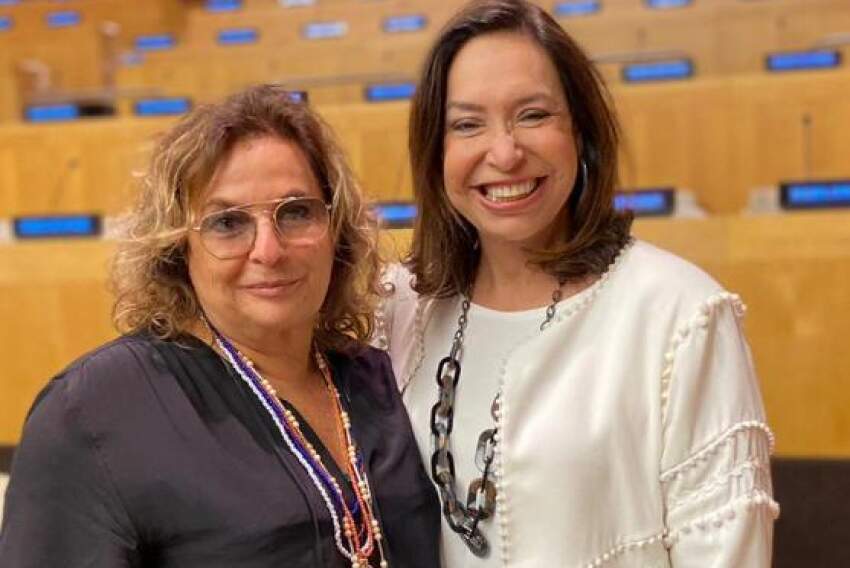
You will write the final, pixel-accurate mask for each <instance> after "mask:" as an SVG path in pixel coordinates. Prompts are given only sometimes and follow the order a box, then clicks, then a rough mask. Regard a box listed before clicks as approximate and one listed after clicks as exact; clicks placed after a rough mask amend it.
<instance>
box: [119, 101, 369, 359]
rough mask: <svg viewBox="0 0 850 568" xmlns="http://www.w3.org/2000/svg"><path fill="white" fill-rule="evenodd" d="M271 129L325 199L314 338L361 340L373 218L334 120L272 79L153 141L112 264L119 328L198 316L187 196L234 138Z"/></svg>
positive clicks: (172, 329) (334, 343)
mask: <svg viewBox="0 0 850 568" xmlns="http://www.w3.org/2000/svg"><path fill="white" fill-rule="evenodd" d="M257 136H276V137H279V138H280V139H282V140H286V141H290V142H293V143H295V144H297V145H298V146H299V147H300V148H301V150H302V151H303V152H304V153H305V155H306V156H307V158H308V161H309V163H310V166H311V168H312V170H313V173H314V175H315V176H316V179H317V180H318V181H319V186H320V188H321V190H322V193H323V194H324V197H325V200H326V201H327V202H328V203H330V204H331V221H330V223H331V226H330V232H331V235H332V236H333V240H334V243H335V255H334V262H333V269H332V275H331V282H330V285H329V287H328V291H327V295H326V297H325V301H324V304H323V306H322V309H321V311H320V314H319V321H318V324H317V327H316V330H315V340H316V342H317V344H318V345H319V346H320V347H321V348H324V349H343V348H345V347H347V346H350V345H351V344H352V342H351V339H352V338H354V339H357V340H360V341H365V340H366V339H367V338H368V337H369V335H370V334H371V332H372V328H373V325H374V320H373V309H374V306H375V302H376V300H377V298H378V296H379V295H380V288H379V283H378V278H379V266H380V259H379V257H378V252H377V224H376V221H375V218H374V216H373V215H372V213H371V211H370V210H369V209H368V207H367V204H366V202H365V200H364V197H363V194H362V191H361V189H360V186H359V184H358V182H357V180H356V179H355V177H354V175H353V173H352V171H351V169H350V168H349V166H348V163H347V161H346V159H345V156H344V154H343V152H342V150H341V149H340V145H339V143H338V141H337V140H336V137H335V135H334V134H333V132H332V131H331V129H330V127H329V126H328V125H327V124H326V123H325V122H324V121H323V120H322V119H321V118H320V117H319V116H318V115H317V114H316V113H314V112H313V111H312V110H311V109H310V108H309V107H308V105H307V104H306V103H302V102H295V101H293V100H292V98H291V96H290V93H288V92H287V91H286V90H284V89H283V88H281V87H278V86H275V85H261V86H256V87H251V88H249V89H246V90H244V91H242V92H240V93H237V94H235V95H233V96H231V97H230V98H228V99H227V100H226V101H224V102H223V103H220V104H212V105H204V106H201V107H198V108H196V109H195V110H193V111H192V112H190V113H189V114H188V115H187V116H186V117H185V118H183V119H182V120H181V121H180V122H179V123H178V124H177V125H176V126H174V127H173V128H172V129H171V130H169V131H168V132H166V133H165V134H164V135H163V137H162V138H161V139H160V140H159V141H158V143H157V145H156V147H155V149H154V152H153V155H152V157H151V160H150V165H149V168H148V170H147V172H146V173H145V175H144V177H143V178H142V183H141V187H140V193H139V195H138V198H137V201H136V203H135V206H134V207H133V209H132V210H131V211H130V213H129V214H128V215H126V216H125V218H124V222H123V233H124V235H123V238H122V239H121V240H120V241H119V244H118V248H117V251H116V254H115V256H114V258H113V261H112V267H111V286H112V290H113V293H114V295H115V304H114V306H113V313H112V317H113V322H114V324H115V326H116V328H117V329H118V330H119V331H120V332H122V333H137V332H143V331H144V332H148V333H151V334H153V335H154V336H156V337H158V338H160V339H166V340H173V339H177V338H179V337H181V336H184V335H186V334H187V333H189V331H190V330H191V329H192V328H193V326H195V325H197V323H198V321H199V318H200V317H201V315H202V310H201V306H200V305H199V303H198V299H197V296H196V294H195V291H194V288H193V286H192V282H191V280H190V278H189V270H188V266H187V254H186V253H187V246H188V245H187V235H188V232H187V231H188V228H189V226H190V224H191V223H192V222H193V221H194V220H193V216H192V209H191V204H192V203H195V199H196V198H197V196H198V195H199V194H200V192H202V191H203V190H204V189H205V188H206V187H207V185H208V184H209V182H210V180H211V179H212V177H213V175H214V174H215V171H216V169H217V167H218V166H219V164H220V163H221V162H222V161H223V160H224V158H225V157H226V156H227V155H228V152H229V151H230V150H231V149H232V148H233V146H234V145H235V144H236V143H238V142H240V141H242V140H245V139H249V138H253V137H257Z"/></svg>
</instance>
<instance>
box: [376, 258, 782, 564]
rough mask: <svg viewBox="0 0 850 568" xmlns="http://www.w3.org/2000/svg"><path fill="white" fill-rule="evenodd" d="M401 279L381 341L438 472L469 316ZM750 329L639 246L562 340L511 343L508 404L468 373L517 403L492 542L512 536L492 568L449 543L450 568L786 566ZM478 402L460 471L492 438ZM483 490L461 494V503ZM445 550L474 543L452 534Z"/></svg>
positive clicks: (459, 455)
mask: <svg viewBox="0 0 850 568" xmlns="http://www.w3.org/2000/svg"><path fill="white" fill-rule="evenodd" d="M388 278H389V280H390V281H392V282H393V284H394V286H395V292H394V294H392V296H391V297H390V298H389V299H388V301H387V302H386V305H385V307H384V311H385V313H384V314H382V316H383V317H382V320H383V326H384V327H383V329H380V330H379V332H380V333H381V334H382V337H383V339H384V341H385V342H386V343H387V345H386V346H387V347H388V349H389V352H390V355H391V357H392V359H393V365H394V367H395V372H396V375H397V377H398V380H399V382H400V387H401V388H402V389H403V390H405V402H406V404H407V406H408V410H409V412H410V415H411V420H412V422H413V424H414V431H415V433H416V436H417V441H418V443H419V447H420V451H421V452H422V456H423V459H424V461H425V463H430V458H431V443H430V437H429V436H428V435H427V432H429V431H430V425H429V423H428V420H429V418H430V409H431V406H432V405H433V404H434V402H435V400H436V393H437V390H436V389H437V387H436V382H435V380H434V374H435V372H436V367H435V364H434V361H438V360H439V359H440V358H442V357H443V356H445V354H446V353H447V350H448V347H449V345H450V343H451V334H447V333H446V332H445V330H443V332H442V333H439V334H432V333H431V326H432V325H433V326H434V329H437V328H441V327H447V326H448V328H453V326H452V324H451V323H448V324H447V323H446V322H452V319H453V320H454V322H456V318H457V315H458V314H459V312H458V311H457V310H458V308H457V305H458V303H457V300H456V299H449V300H439V301H437V300H429V299H421V298H418V297H417V295H416V294H415V293H414V292H413V291H412V290H411V289H410V286H409V281H410V275H409V274H408V273H407V272H406V271H405V270H404V269H403V268H401V267H393V268H392V269H391V270H390V271H389V272H388ZM447 306H448V307H447ZM452 306H454V310H452V309H451V307H452ZM452 311H454V312H455V313H454V314H453V315H452V316H448V315H444V316H441V314H449V313H450V312H452ZM491 312H492V311H491ZM743 313H744V306H743V304H742V303H741V302H740V300H739V298H738V297H737V296H736V295H734V294H730V293H728V292H726V291H724V290H723V289H722V288H721V287H720V286H719V285H718V284H717V283H716V282H715V281H714V280H712V279H711V278H710V277H709V276H707V275H706V274H705V273H703V272H702V271H701V270H699V269H698V268H696V267H694V266H693V265H691V264H689V263H687V262H685V261H684V260H682V259H679V258H677V257H675V256H673V255H671V254H669V253H666V252H664V251H662V250H659V249H657V248H655V247H653V246H652V245H649V244H647V243H644V242H640V241H638V242H636V243H635V244H633V245H631V246H630V247H628V248H627V249H625V250H624V251H623V252H622V253H621V254H620V256H619V257H618V259H617V261H616V262H615V263H614V265H613V266H612V267H611V268H610V269H609V271H608V273H606V274H605V275H604V276H603V277H601V278H600V279H599V280H598V281H597V282H596V283H595V284H594V285H593V286H591V287H590V288H588V289H587V290H585V291H583V292H582V293H580V294H578V295H576V296H573V297H572V298H568V299H566V300H564V301H563V302H561V303H560V304H559V306H558V310H557V313H556V316H555V319H554V320H553V322H552V323H551V325H549V326H548V327H546V329H545V330H543V331H540V330H539V324H538V325H537V326H532V329H531V330H530V331H520V330H518V331H517V333H516V334H515V335H514V337H513V341H510V340H509V341H507V342H505V339H510V338H505V337H502V338H501V339H500V340H499V343H500V344H501V345H502V347H501V348H500V356H499V357H496V356H493V355H491V356H490V359H491V360H492V361H495V362H496V366H495V371H496V373H495V381H494V384H491V386H490V387H487V386H486V382H487V380H488V378H487V377H486V375H482V376H481V377H479V376H478V375H477V374H476V373H475V372H474V370H473V368H472V367H470V363H469V362H465V363H463V364H464V369H463V372H462V376H461V381H462V382H464V385H466V384H470V383H480V385H479V384H475V385H474V389H475V390H473V391H471V392H476V391H477V392H478V393H479V394H480V396H483V397H485V398H489V397H490V396H491V395H490V394H489V392H487V391H488V388H489V390H490V391H492V390H493V386H495V388H496V390H497V391H500V392H501V412H500V414H499V418H498V423H497V425H498V428H499V433H500V436H499V440H498V445H497V449H496V485H497V491H498V496H497V503H496V515H495V519H494V520H493V527H494V528H493V529H489V530H491V531H493V532H495V533H497V535H496V537H495V538H491V539H490V540H491V543H493V544H494V546H495V549H494V550H493V552H492V558H491V559H490V560H487V561H485V562H489V563H481V561H480V560H479V561H478V562H479V563H478V564H476V563H475V562H476V560H477V559H474V558H471V555H463V554H459V555H453V554H450V551H451V549H452V548H453V547H454V545H452V544H449V543H446V544H444V559H445V560H446V563H445V566H447V568H457V567H460V566H464V567H465V566H470V567H472V566H492V565H494V564H493V562H494V559H495V561H496V564H497V565H501V566H506V567H507V566H511V567H528V568H532V567H535V568H536V567H544V566H545V567H550V566H552V567H573V566H575V567H585V566H586V567H593V566H610V567H635V568H637V567H640V568H655V567H670V566H672V567H675V568H680V567H689V566H693V567H700V568H704V567H721V566H723V567H726V566H728V567H736V568H738V567H747V568H749V567H768V566H770V559H771V548H772V534H773V521H774V519H775V518H776V516H777V515H778V505H777V504H776V502H775V501H774V500H773V498H772V488H771V481H770V469H769V455H770V453H771V451H772V448H773V435H772V434H771V432H770V430H769V429H768V427H767V425H766V424H765V417H764V410H763V407H762V403H761V397H760V393H759V389H758V383H757V380H756V377H755V374H754V371H753V365H752V359H751V357H750V352H749V348H748V347H747V344H746V341H745V339H744V337H743V334H742V332H741V327H740V323H739V318H740V317H741V316H742V315H743ZM490 315H493V316H494V317H499V314H498V312H492V313H491V314H490ZM473 316H475V314H474V313H471V314H470V324H469V325H470V327H471V326H472V325H473V321H474V320H473V319H472V318H473ZM501 317H503V318H505V320H506V321H507V320H509V319H510V318H515V317H516V314H510V313H508V314H501ZM441 318H442V320H441ZM443 320H444V321H443ZM441 321H443V324H442V325H441V324H440V322H441ZM526 327H528V326H526ZM491 329H492V330H495V329H496V327H492V328H491ZM491 329H488V330H487V332H486V335H485V336H484V337H481V333H482V332H481V331H480V330H479V331H477V332H476V337H475V338H472V333H471V331H472V330H471V329H468V330H467V334H466V337H467V339H466V341H465V342H464V344H465V346H466V347H467V348H468V349H467V351H466V352H467V353H468V355H467V357H469V358H472V357H473V356H474V355H473V350H472V348H471V345H472V344H473V343H477V344H478V345H482V344H484V343H486V342H488V341H489V340H490V339H491V337H492V333H491ZM499 329H501V330H502V331H501V332H500V334H502V335H504V333H505V330H506V329H507V328H506V326H501V327H499ZM452 333H453V329H452ZM505 345H507V347H505ZM473 366H474V365H473ZM491 378H492V377H491ZM493 394H495V393H493ZM462 398H463V393H460V392H459V393H458V402H457V404H458V409H457V410H456V413H455V417H454V430H453V434H452V453H453V454H455V458H456V462H462V463H464V464H467V465H469V466H471V467H474V466H472V465H471V455H472V454H471V453H470V452H474V446H473V447H472V448H469V447H468V446H469V444H468V443H466V442H463V443H462V444H460V445H458V441H459V440H463V439H467V440H468V439H471V438H473V437H476V438H477V436H478V434H479V433H480V426H481V422H480V416H479V417H478V418H476V417H475V416H474V415H473V414H472V413H470V414H468V415H465V414H464V411H465V408H464V406H465V405H466V404H467V403H469V402H470V398H471V399H474V398H476V396H471V397H466V400H467V403H464V402H463V401H462ZM489 400H492V398H489ZM488 404H489V401H488ZM470 430H471V432H470ZM423 433H425V435H423ZM456 465H458V464H456ZM473 474H474V472H473ZM465 488H466V485H465V484H463V483H461V484H458V491H459V494H460V495H465V492H466V489H465ZM443 538H444V539H447V540H448V539H454V540H456V541H458V543H459V539H458V537H457V536H456V535H454V534H453V533H451V531H450V530H448V529H446V530H444V532H443ZM460 546H463V545H462V543H460ZM461 552H462V551H461ZM455 558H459V559H461V560H457V561H456V560H455Z"/></svg>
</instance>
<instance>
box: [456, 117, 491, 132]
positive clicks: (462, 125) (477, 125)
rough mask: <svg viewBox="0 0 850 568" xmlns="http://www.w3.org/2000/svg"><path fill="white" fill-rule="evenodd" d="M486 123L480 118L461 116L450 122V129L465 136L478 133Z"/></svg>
mask: <svg viewBox="0 0 850 568" xmlns="http://www.w3.org/2000/svg"><path fill="white" fill-rule="evenodd" d="M483 127H484V125H483V124H482V123H481V121H480V120H475V119H471V118H461V119H458V120H455V121H452V122H450V123H449V130H451V131H452V132H454V133H456V134H460V135H463V136H470V135H472V134H476V133H478V132H479V131H480V130H481V129H482V128H483Z"/></svg>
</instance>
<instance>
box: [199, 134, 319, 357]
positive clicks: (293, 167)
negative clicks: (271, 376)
mask: <svg viewBox="0 0 850 568" xmlns="http://www.w3.org/2000/svg"><path fill="white" fill-rule="evenodd" d="M290 196H306V197H315V198H319V199H324V196H323V195H322V192H321V190H320V188H319V183H318V181H317V180H316V177H315V175H314V174H313V171H312V169H311V168H310V164H309V162H308V160H307V157H306V155H305V154H304V152H303V151H302V150H301V149H300V148H299V147H298V146H297V145H296V144H294V143H292V142H289V141H285V140H281V139H279V138H276V137H272V136H261V137H254V138H249V139H247V140H243V141H241V142H238V143H237V144H236V145H235V146H234V147H233V149H232V150H231V151H230V152H229V153H228V154H227V156H226V157H225V159H224V161H223V162H222V163H221V165H220V166H219V168H218V169H217V171H216V173H215V175H214V176H213V178H212V180H211V181H210V183H209V185H208V187H207V188H206V189H205V190H204V191H203V192H202V193H201V195H200V196H199V198H198V199H197V203H195V204H194V206H193V210H194V215H195V218H196V219H200V218H201V217H203V216H204V215H207V214H209V213H212V212H215V211H219V210H222V209H225V208H227V207H233V206H236V205H245V204H249V203H258V202H267V201H272V200H275V199H281V198H284V197H290ZM254 214H255V221H256V223H257V228H256V231H257V232H256V237H255V240H254V245H253V247H251V249H250V250H249V251H248V252H247V253H246V254H245V255H243V256H241V257H238V258H232V259H228V260H220V259H218V258H215V257H214V256H212V255H211V254H210V253H209V252H208V251H207V250H206V249H205V248H204V246H203V244H202V242H201V237H200V234H199V232H198V231H190V232H189V253H188V266H189V276H190V279H191V281H192V285H193V287H194V289H195V293H196V294H197V297H198V301H199V302H200V304H201V307H202V308H203V310H204V313H205V314H206V316H207V318H208V319H209V320H210V322H211V323H212V324H213V325H214V326H215V327H216V328H217V329H218V330H219V331H221V332H222V333H223V334H225V335H226V336H229V337H231V338H232V339H236V340H237V341H238V342H241V343H246V344H256V343H260V342H262V341H263V340H266V339H268V338H271V337H280V336H281V335H284V334H287V333H299V334H301V333H306V334H310V333H312V329H313V326H314V324H315V322H316V319H317V316H318V313H319V310H320V308H321V307H322V304H323V303H324V300H325V295H326V292H327V289H328V285H329V283H330V278H331V271H332V267H333V259H334V246H333V242H332V238H331V236H330V235H329V233H328V232H325V233H324V236H323V237H321V238H319V239H318V240H317V241H315V242H314V243H312V244H303V243H299V244H287V243H286V242H284V243H281V241H280V239H279V238H278V236H277V234H276V232H275V229H274V227H273V225H272V221H271V219H270V215H269V213H268V212H265V211H259V210H258V211H254Z"/></svg>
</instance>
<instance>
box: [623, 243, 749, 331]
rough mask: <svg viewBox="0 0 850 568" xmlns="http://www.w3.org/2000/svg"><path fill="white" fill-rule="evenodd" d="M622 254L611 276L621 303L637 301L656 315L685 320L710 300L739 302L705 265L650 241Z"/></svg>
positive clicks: (634, 302) (715, 301)
mask: <svg viewBox="0 0 850 568" xmlns="http://www.w3.org/2000/svg"><path fill="white" fill-rule="evenodd" d="M622 255H623V257H622V258H621V259H620V260H619V261H618V265H617V267H616V268H615V270H614V272H615V273H614V274H612V275H611V277H610V286H611V288H612V289H613V294H612V295H613V296H614V299H615V301H617V302H618V303H619V304H620V305H621V306H623V305H630V304H631V305H635V304H637V305H638V306H640V307H641V308H644V309H647V310H650V312H651V313H653V314H654V315H655V316H656V317H658V316H662V315H663V314H665V313H666V314H668V315H669V316H670V317H672V318H673V319H681V318H684V317H689V316H691V315H693V314H694V313H696V312H698V311H699V310H701V309H702V306H704V305H705V304H706V303H717V301H718V300H726V299H728V300H735V301H737V296H735V295H734V294H730V293H728V292H727V291H726V290H725V289H724V288H723V286H722V285H721V284H720V283H718V282H717V280H715V279H714V278H713V277H712V276H710V275H709V274H708V273H706V272H705V271H704V270H703V269H702V268H700V267H698V266H696V265H695V264H693V263H691V262H689V261H687V260H685V259H683V258H681V257H679V256H676V255H675V254H673V253H671V252H668V251H666V250H663V249H660V248H658V247H656V246H654V245H652V244H650V243H647V242H645V241H640V240H637V241H635V242H634V244H632V245H631V246H630V247H629V249H628V250H626V251H625V252H623V253H622Z"/></svg>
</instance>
